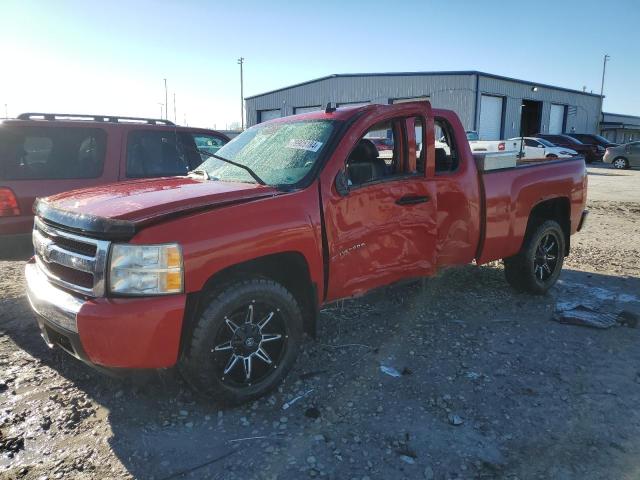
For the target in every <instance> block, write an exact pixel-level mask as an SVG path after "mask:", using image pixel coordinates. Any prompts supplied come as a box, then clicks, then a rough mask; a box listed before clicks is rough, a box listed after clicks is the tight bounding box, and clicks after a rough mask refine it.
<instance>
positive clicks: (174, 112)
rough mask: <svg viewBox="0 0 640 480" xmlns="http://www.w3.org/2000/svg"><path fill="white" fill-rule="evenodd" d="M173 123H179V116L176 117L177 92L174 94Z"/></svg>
mask: <svg viewBox="0 0 640 480" xmlns="http://www.w3.org/2000/svg"><path fill="white" fill-rule="evenodd" d="M173 121H174V123H178V116H177V115H176V92H173Z"/></svg>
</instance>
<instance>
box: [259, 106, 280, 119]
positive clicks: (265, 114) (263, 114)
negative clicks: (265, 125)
mask: <svg viewBox="0 0 640 480" xmlns="http://www.w3.org/2000/svg"><path fill="white" fill-rule="evenodd" d="M274 118H280V109H279V108H278V109H276V110H260V123H262V122H266V121H267V120H273V119H274Z"/></svg>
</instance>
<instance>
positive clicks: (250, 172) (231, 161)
mask: <svg viewBox="0 0 640 480" xmlns="http://www.w3.org/2000/svg"><path fill="white" fill-rule="evenodd" d="M198 152H199V153H201V154H203V155H206V156H208V157H213V158H217V159H218V160H222V161H223V162H225V163H229V164H231V165H235V166H236V167H239V168H242V169H243V170H245V171H246V172H247V173H248V174H249V175H251V177H252V178H253V179H254V180H255V181H256V182H258V183H259V184H260V185H266V183H265V181H264V180H262V179H261V178H260V177H259V176H258V174H257V173H256V172H254V171H253V170H252V169H251V167H247V166H246V165H243V164H241V163H237V162H234V161H233V160H229V159H228V158H224V157H221V156H220V155H216V154H215V153H210V152H207V151H205V150H201V149H199V148H198ZM193 171H194V172H202V171H204V170H197V169H196V170H193ZM208 176H209V174H208V173H207V177H208Z"/></svg>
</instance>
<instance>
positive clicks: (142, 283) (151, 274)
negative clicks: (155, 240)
mask: <svg viewBox="0 0 640 480" xmlns="http://www.w3.org/2000/svg"><path fill="white" fill-rule="evenodd" d="M109 290H110V291H111V293H116V294H122V295H166V294H170V293H182V291H183V267H182V251H181V250H180V247H179V246H178V245H176V244H166V245H130V244H115V245H114V246H113V248H112V249H111V262H110V264H109Z"/></svg>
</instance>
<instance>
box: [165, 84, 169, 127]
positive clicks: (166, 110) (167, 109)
mask: <svg viewBox="0 0 640 480" xmlns="http://www.w3.org/2000/svg"><path fill="white" fill-rule="evenodd" d="M164 104H165V105H166V107H167V108H165V109H164V117H165V120H169V97H168V94H167V79H166V78H165V79H164Z"/></svg>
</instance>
